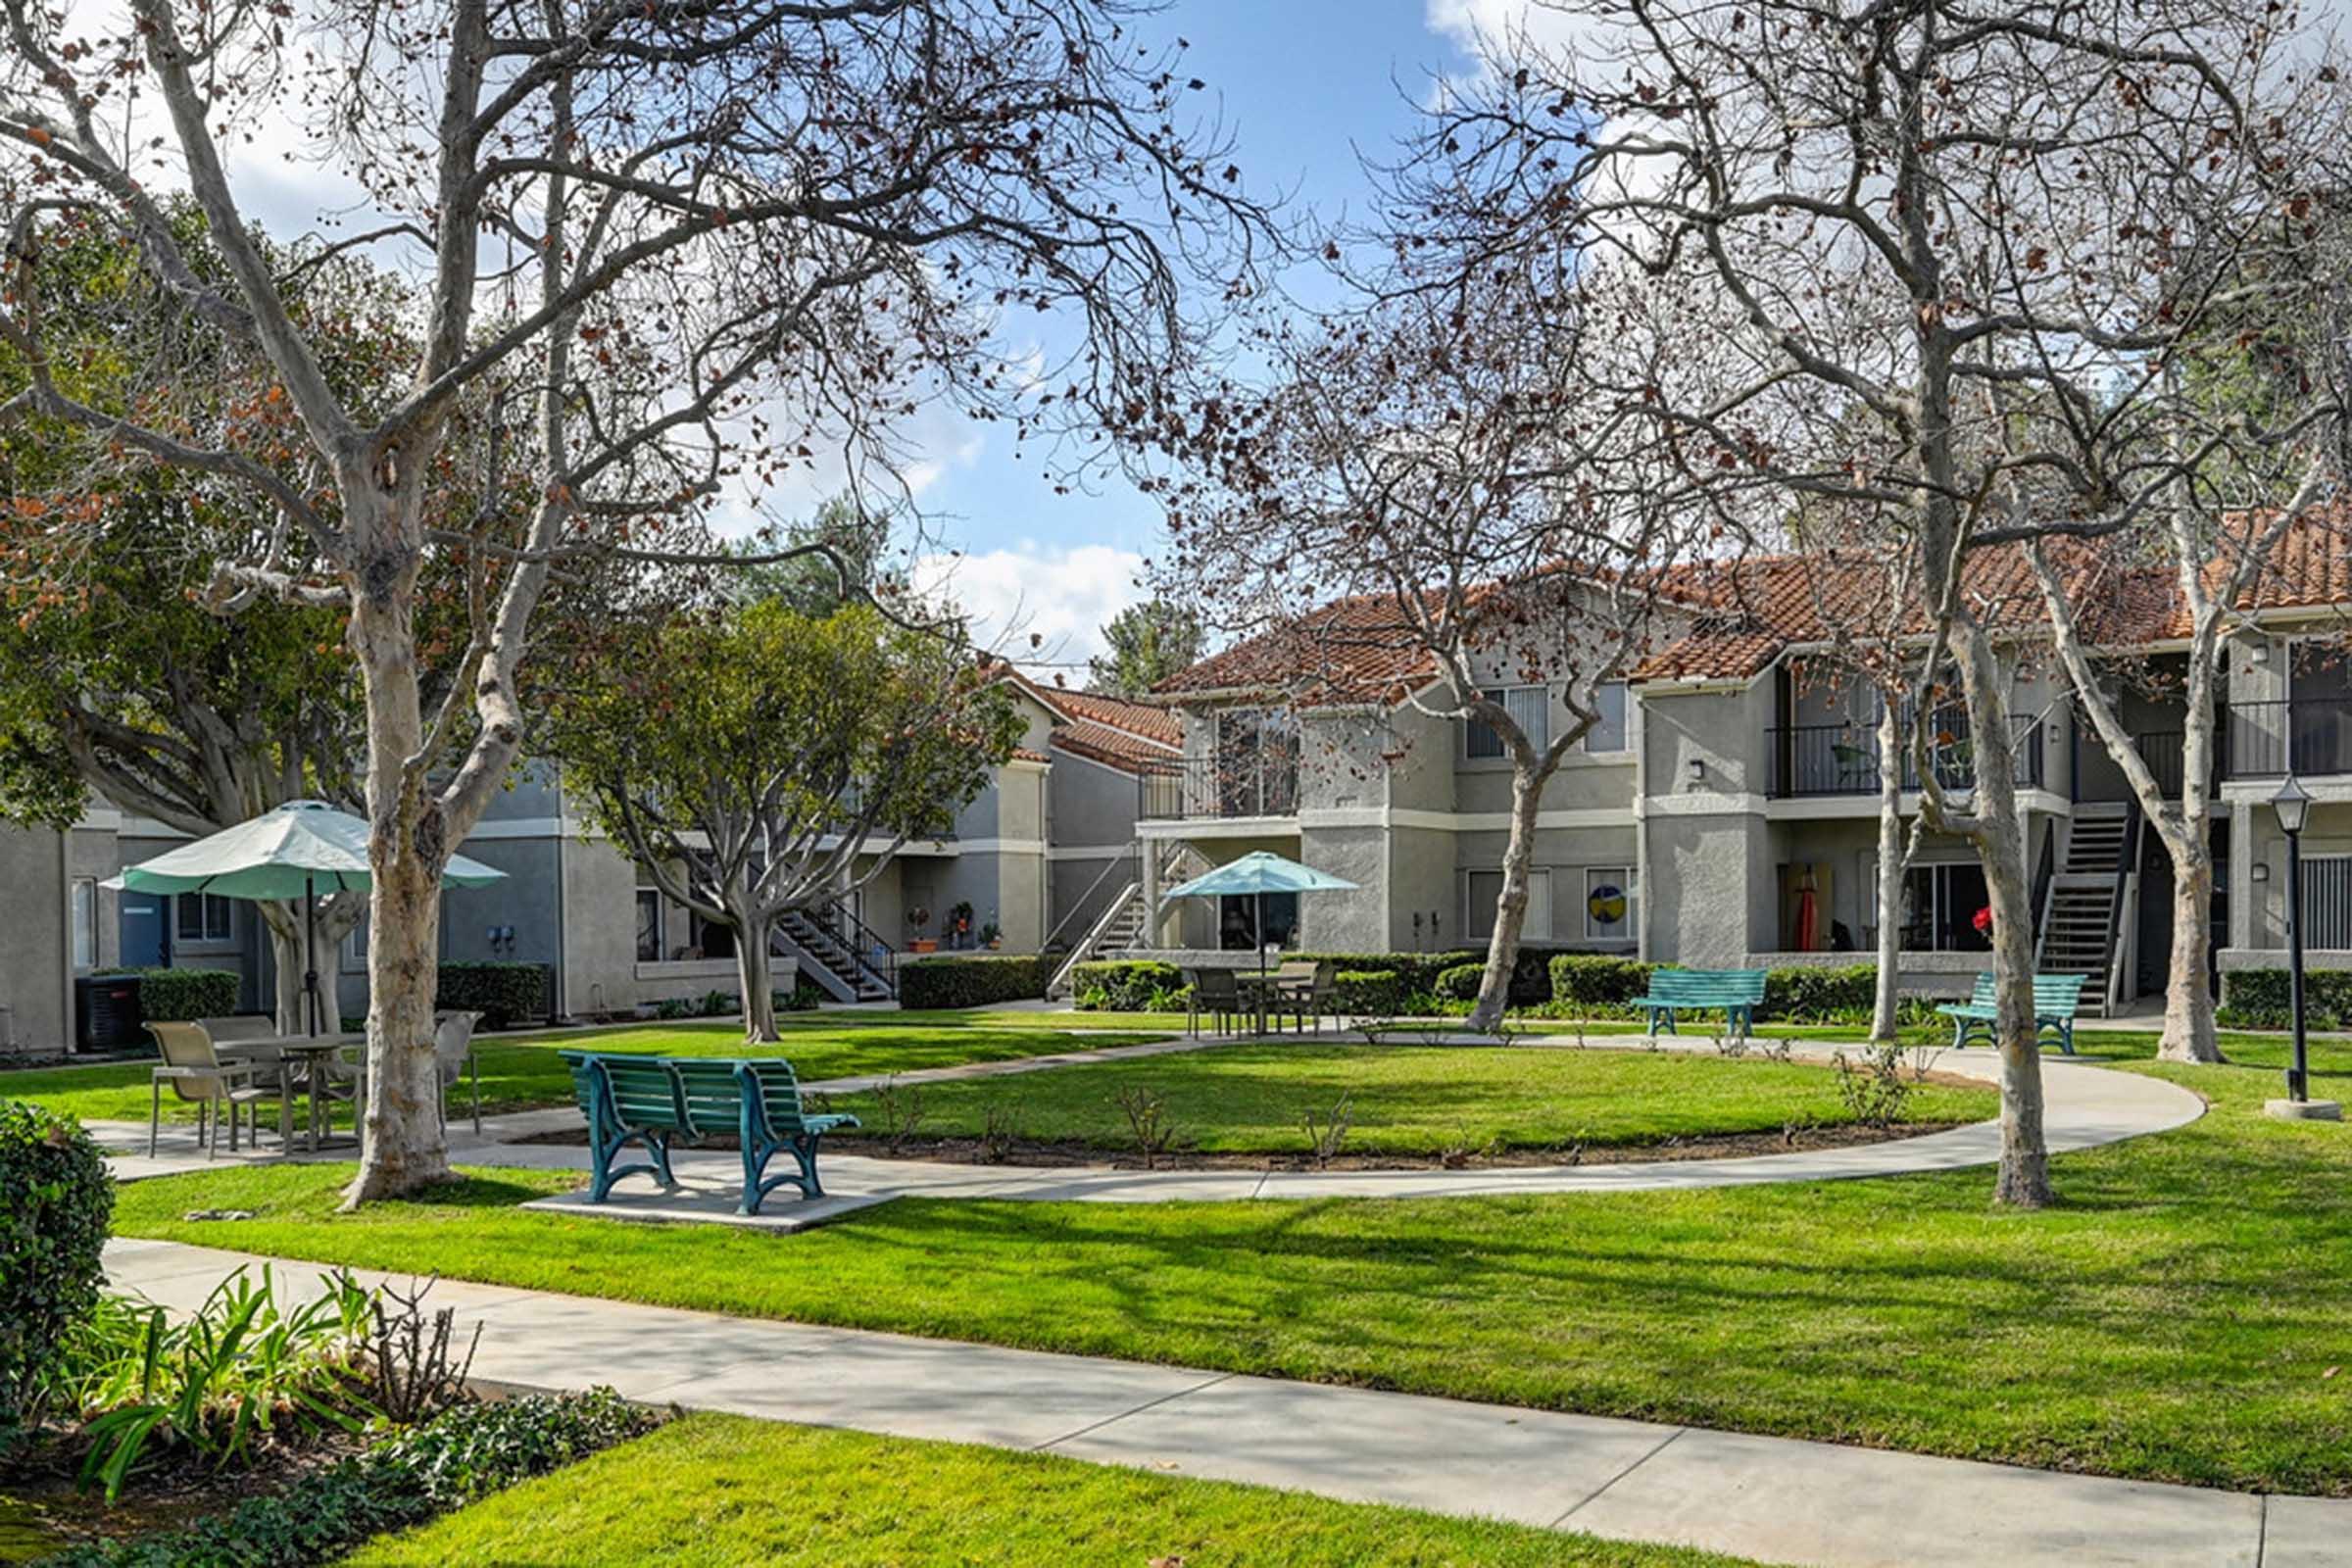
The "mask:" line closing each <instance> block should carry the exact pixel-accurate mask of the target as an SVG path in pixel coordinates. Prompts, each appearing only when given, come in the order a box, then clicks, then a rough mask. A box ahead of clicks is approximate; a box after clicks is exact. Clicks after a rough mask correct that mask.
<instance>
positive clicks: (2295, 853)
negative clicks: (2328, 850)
mask: <svg viewBox="0 0 2352 1568" xmlns="http://www.w3.org/2000/svg"><path fill="white" fill-rule="evenodd" d="M2271 809H2273V810H2275V811H2277V812H2278V830H2279V831H2280V832H2282V833H2284V834H2285V835H2286V968H2287V989H2288V996H2289V998H2290V1001H2289V1003H2288V1005H2289V1007H2290V1008H2291V1009H2292V1015H2293V1020H2294V1031H2295V1054H2294V1060H2293V1064H2292V1065H2291V1066H2289V1067H2288V1068H2287V1069H2286V1098H2287V1099H2288V1100H2289V1101H2291V1102H2293V1103H2296V1104H2298V1105H2299V1104H2302V1103H2304V1102H2305V1101H2308V1100H2309V1099H2310V1098H2311V1075H2310V1063H2309V1060H2308V1058H2307V1056H2306V1054H2305V1051H2304V1044H2303V823H2304V821H2305V819H2306V818H2307V817H2308V816H2309V815H2310V814H2311V796H2310V795H2309V794H2307V793H2306V792H2305V791H2304V789H2303V786H2302V785H2300V784H2298V783H2296V782H2295V775H2294V774H2292V773H2289V774H2287V775H2286V782H2285V783H2283V784H2281V785H2279V786H2278V794H2276V795H2274V796H2272V797H2271Z"/></svg>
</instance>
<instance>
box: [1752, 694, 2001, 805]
mask: <svg viewBox="0 0 2352 1568" xmlns="http://www.w3.org/2000/svg"><path fill="white" fill-rule="evenodd" d="M2010 722H2011V723H2012V724H2014V725H2015V726H2016V730H2017V738H2016V742H2015V745H2016V765H2015V777H2016V779H2017V782H2018V783H2020V784H2022V785H2026V786H2028V787H2032V786H2035V785H2038V784H2040V783H2041V778H2042V725H2041V720H2039V719H2037V718H2031V717H2026V716H2023V715H2019V716H2015V717H2012V718H2011V720H2010ZM1764 749H1765V758H1766V766H1765V786H1764V789H1765V793H1766V794H1767V795H1769V796H1771V797H1772V798H1773V799H1774V800H1782V801H1786V800H1798V799H1803V798H1806V797H1817V796H1825V795H1876V794H1878V793H1879V739H1878V731H1877V730H1876V729H1875V728H1874V727H1872V726H1870V725H1868V724H1861V723H1847V724H1786V725H1780V726H1776V727H1774V728H1772V729H1768V730H1766V731H1765V732H1764ZM1975 752H1976V748H1975V747H1974V746H1973V745H1972V744H1970V740H1969V729H1968V720H1967V719H1965V718H1963V717H1961V716H1960V715H1958V714H1952V713H1947V714H1945V715H1944V716H1943V718H1942V720H1941V721H1940V726H1939V728H1938V731H1937V736H1936V746H1935V768H1936V782H1937V783H1939V784H1941V785H1942V786H1943V787H1944V788H1945V789H1947V790H1954V791H1958V790H1965V789H1968V788H1970V787H1971V786H1973V785H1974V784H1975V783H1976V781H1977V770H1976V759H1975ZM1903 788H1904V789H1906V790H1916V789H1918V788H1919V769H1918V767H1917V765H1916V764H1915V763H1914V762H1913V761H1912V760H1911V759H1910V756H1909V755H1908V753H1906V754H1905V756H1904V759H1903Z"/></svg>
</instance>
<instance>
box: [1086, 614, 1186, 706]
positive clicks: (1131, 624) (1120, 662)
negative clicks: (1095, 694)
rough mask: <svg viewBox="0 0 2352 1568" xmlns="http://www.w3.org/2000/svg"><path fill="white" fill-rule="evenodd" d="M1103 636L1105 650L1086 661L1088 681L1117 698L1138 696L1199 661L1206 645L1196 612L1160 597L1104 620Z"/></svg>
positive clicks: (1099, 689)
mask: <svg viewBox="0 0 2352 1568" xmlns="http://www.w3.org/2000/svg"><path fill="white" fill-rule="evenodd" d="M1103 641H1104V642H1107V643H1108V644H1109V645H1110V652H1109V653H1107V654H1097V655H1096V656H1095V657H1094V658H1092V659H1089V660H1088V661H1087V662H1086V676H1087V682H1088V684H1089V685H1091V686H1093V687H1094V688H1095V690H1097V691H1101V692H1110V693H1112V694H1114V695H1116V696H1120V697H1141V696H1143V695H1144V694H1145V693H1147V692H1149V691H1150V690H1151V689H1152V687H1154V686H1156V685H1158V684H1159V683H1160V682H1161V681H1163V680H1165V679H1167V678H1168V677H1169V676H1170V675H1173V674H1175V673H1176V672H1177V671H1178V670H1181V669H1187V668H1190V667H1191V666H1192V665H1194V664H1197V663H1199V662H1201V654H1202V653H1203V652H1204V651H1205V648H1206V645H1207V636H1206V633H1205V632H1204V631H1203V630H1202V628H1201V616H1200V614H1199V613H1197V612H1195V611H1191V610H1187V609H1186V608H1185V607H1183V606H1182V605H1177V604H1172V603H1170V602H1169V601H1167V600H1165V599H1152V600H1148V601H1146V602H1145V603H1143V604H1140V605H1129V606H1128V607H1127V608H1126V609H1125V610H1122V611H1120V612H1119V613H1117V614H1115V615H1113V616H1111V617H1110V619H1109V620H1108V621H1106V622H1104V623H1103Z"/></svg>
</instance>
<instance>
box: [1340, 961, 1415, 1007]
mask: <svg viewBox="0 0 2352 1568" xmlns="http://www.w3.org/2000/svg"><path fill="white" fill-rule="evenodd" d="M1331 996H1332V1004H1331V1005H1332V1008H1333V1010H1334V1011H1337V1012H1344V1013H1348V1014H1351V1015H1353V1016H1355V1017H1358V1018H1395V1017H1399V1016H1401V1015H1403V1014H1405V1013H1408V1012H1411V1011H1412V1010H1413V1009H1412V1008H1411V1006H1410V1005H1408V1004H1409V1001H1410V999H1411V996H1412V993H1411V991H1409V990H1408V989H1407V988H1406V986H1405V983H1404V976H1403V975H1402V974H1400V973H1398V972H1397V970H1395V969H1342V970H1341V971H1340V972H1339V973H1338V974H1337V975H1335V976H1333V977H1332V987H1331Z"/></svg>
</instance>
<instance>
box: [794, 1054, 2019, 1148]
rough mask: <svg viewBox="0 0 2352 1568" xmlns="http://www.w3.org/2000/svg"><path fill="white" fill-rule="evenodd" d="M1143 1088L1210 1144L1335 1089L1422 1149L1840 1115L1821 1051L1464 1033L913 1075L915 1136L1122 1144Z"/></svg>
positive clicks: (1280, 1138)
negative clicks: (992, 1124) (988, 1130)
mask: <svg viewBox="0 0 2352 1568" xmlns="http://www.w3.org/2000/svg"><path fill="white" fill-rule="evenodd" d="M1134 1090H1149V1091H1152V1092H1153V1093H1156V1094H1158V1095H1159V1096H1160V1097H1161V1098H1162V1099H1163V1100H1164V1102H1165V1103H1166V1105H1167V1110H1168V1113H1169V1114H1170V1115H1171V1116H1172V1117H1173V1118H1174V1119H1175V1122H1176V1124H1177V1127H1178V1129H1179V1131H1180V1133H1181V1134H1182V1135H1183V1138H1182V1143H1183V1146H1184V1147H1186V1148H1194V1149H1199V1150H1201V1151H1202V1152H1209V1153H1287V1152H1301V1151H1304V1150H1306V1149H1307V1148H1309V1147H1310V1145H1309V1142H1308V1139H1307V1136H1306V1134H1305V1132H1304V1130H1303V1128H1302V1125H1301V1120H1300V1118H1301V1117H1302V1115H1303V1114H1305V1113H1306V1112H1309V1111H1312V1112H1313V1113H1315V1114H1316V1115H1317V1117H1318V1118H1324V1117H1328V1115H1329V1114H1330V1112H1331V1111H1332V1110H1333V1108H1334V1107H1335V1106H1336V1105H1337V1104H1338V1103H1339V1102H1340V1100H1341V1098H1342V1097H1343V1096H1345V1097H1347V1099H1348V1104H1349V1112H1350V1114H1351V1116H1352V1118H1353V1128H1354V1130H1353V1131H1352V1132H1351V1133H1350V1134H1349V1136H1348V1141H1347V1144H1346V1146H1345V1147H1346V1150H1347V1151H1348V1152H1371V1153H1413V1154H1435V1153H1439V1152H1444V1151H1446V1150H1448V1149H1459V1150H1469V1151H1477V1150H1484V1149H1488V1148H1491V1147H1492V1148H1502V1149H1512V1150H1534V1149H1565V1148H1569V1147H1572V1146H1574V1145H1578V1144H1590V1145H1608V1144H1657V1143H1663V1142H1665V1141H1667V1140H1668V1139H1671V1138H1676V1137H1689V1136H1691V1135H1694V1134H1702V1133H1779V1132H1781V1131H1782V1130H1783V1129H1784V1128H1786V1127H1788V1126H1789V1124H1791V1123H1796V1124H1799V1125H1812V1124H1829V1123H1838V1122H1843V1121H1846V1120H1849V1119H1850V1118H1849V1117H1848V1115H1847V1114H1846V1111H1845V1109H1844V1106H1843V1104H1842V1103H1841V1102H1840V1100H1839V1098H1838V1078H1837V1074H1836V1073H1835V1072H1834V1071H1832V1070H1831V1069H1830V1068H1828V1067H1826V1066H1822V1065H1819V1064H1807V1063H1781V1062H1771V1061H1765V1060H1763V1059H1761V1058H1759V1057H1753V1056H1750V1057H1744V1058H1741V1059H1739V1060H1730V1059H1726V1058H1724V1057H1720V1056H1712V1055H1707V1056H1696V1055H1683V1054H1672V1053H1665V1052H1654V1053H1653V1052H1643V1051H1623V1050H1611V1051H1601V1050H1594V1051H1578V1050H1574V1049H1569V1048H1561V1049H1557V1050H1553V1049H1530V1048H1526V1047H1518V1048H1480V1047H1462V1046H1435V1047H1432V1046H1415V1045H1383V1046H1365V1045H1352V1046H1340V1045H1330V1044H1325V1045H1306V1044H1300V1043H1293V1042H1291V1041H1285V1042H1284V1043H1281V1044H1268V1045H1262V1046H1259V1045H1251V1046H1220V1047H1218V1048H1216V1049H1214V1050H1210V1051H1202V1052H1196V1053H1187V1054H1177V1055H1165V1056H1148V1057H1143V1058H1140V1059H1128V1060H1120V1061H1103V1062H1094V1063H1089V1064H1087V1065H1085V1066H1075V1067H1064V1068H1059V1069H1056V1070H1055V1071H1053V1072H1047V1073H1027V1074H1022V1075H1020V1076H1018V1077H1011V1078H997V1079H981V1080H968V1081H964V1082H960V1083H933V1084H925V1085H923V1086H921V1090H920V1096H921V1099H920V1105H921V1110H922V1120H921V1122H920V1124H919V1125H918V1126H917V1128H916V1132H917V1134H918V1135H919V1136H924V1137H929V1136H952V1137H967V1136H971V1135H974V1134H977V1133H978V1132H980V1130H981V1129H982V1127H983V1125H984V1123H985V1118H986V1116H987V1114H988V1112H989V1111H991V1110H992V1109H993V1110H995V1111H996V1112H997V1113H998V1114H1000V1115H1001V1116H1002V1115H1009V1116H1010V1117H1011V1119H1012V1122H1013V1125H1014V1126H1015V1127H1016V1128H1017V1130H1018V1132H1019V1134H1020V1136H1022V1137H1025V1138H1036V1139H1045V1140H1050V1141H1054V1142H1069V1143H1077V1144H1083V1145H1087V1146H1089V1147H1092V1148H1097V1149H1105V1150H1115V1149H1120V1148H1133V1147H1134V1140H1133V1138H1132V1136H1131V1134H1130V1131H1129V1128H1128V1124H1127V1119H1126V1116H1125V1115H1124V1113H1123V1112H1122V1111H1121V1110H1120V1108H1119V1104H1118V1103H1117V1097H1118V1096H1119V1095H1121V1094H1122V1093H1125V1092H1129V1091H1134ZM836 1108H838V1109H843V1110H849V1111H854V1112H856V1113H857V1114H858V1116H859V1117H861V1118H862V1119H863V1121H864V1123H865V1126H866V1128H867V1130H868V1131H869V1132H870V1131H872V1130H874V1129H877V1128H880V1127H882V1126H883V1125H884V1117H883V1113H882V1109H881V1107H880V1106H879V1105H878V1104H877V1103H876V1102H875V1099H874V1097H873V1096H870V1095H850V1096H843V1097H840V1098H839V1099H838V1100H837V1102H836ZM1998 1108H1999V1100H1998V1097H1997V1096H1995V1095H1994V1094H1993V1093H1992V1091H1990V1090H1989V1089H1962V1088H1947V1087H1943V1086H1939V1085H1933V1084H1931V1085H1926V1086H1923V1087H1922V1088H1920V1089H1919V1090H1918V1091H1917V1092H1916V1093H1915V1094H1914V1096H1913V1098H1912V1108H1911V1115H1912V1118H1913V1119H1914V1120H1919V1121H1975V1120H1982V1119H1983V1118H1985V1117H1988V1116H1991V1115H1993V1114H1995V1112H1996V1111H1997V1110H1998Z"/></svg>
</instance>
